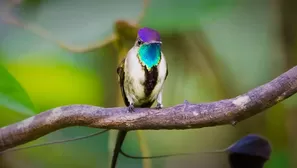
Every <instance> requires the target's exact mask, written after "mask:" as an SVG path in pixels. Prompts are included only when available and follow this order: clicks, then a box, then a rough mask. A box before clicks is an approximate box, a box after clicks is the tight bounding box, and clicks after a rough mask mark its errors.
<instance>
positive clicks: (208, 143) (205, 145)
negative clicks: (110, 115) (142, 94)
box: [0, 0, 297, 168]
mask: <svg viewBox="0 0 297 168" xmlns="http://www.w3.org/2000/svg"><path fill="white" fill-rule="evenodd" d="M13 4H14V5H13ZM294 4H295V2H294V1H293V0H258V1H251V0H184V1H179V0H162V1H158V0H151V1H150V3H149V5H148V7H147V11H146V13H145V15H144V18H143V19H142V20H141V21H140V25H141V26H148V27H151V28H154V29H157V30H158V31H159V32H160V33H161V37H162V40H163V53H164V54H165V56H166V59H167V61H168V64H169V76H168V79H167V81H166V84H165V90H164V96H163V97H164V98H163V99H164V100H163V101H164V106H165V107H166V106H167V107H168V106H173V105H175V104H178V103H182V102H183V101H184V100H185V99H186V100H188V101H190V102H195V103H199V102H209V101H216V100H220V99H225V98H231V97H234V96H237V95H238V94H242V93H244V92H246V91H248V90H250V89H252V88H254V87H257V86H259V85H261V84H264V83H266V82H268V81H270V80H271V79H273V78H274V77H276V76H278V75H279V74H281V73H282V72H284V71H286V70H288V69H289V68H291V67H293V66H294V65H296V63H297V55H296V51H297V50H296V49H297V43H296V42H297V40H296V37H297V24H296V23H297V19H296V18H297V12H295V11H297V10H295V9H294V6H296V5H294ZM142 10H143V2H142V1H141V0H125V1H121V0H85V1H80V0H51V1H46V0H23V1H21V0H0V111H1V112H0V127H1V126H5V125H8V124H11V123H14V122H17V121H20V120H23V119H25V118H27V117H29V116H31V115H34V114H37V113H39V112H42V111H45V110H47V109H50V108H54V107H57V106H62V105H69V104H89V105H97V106H102V107H114V106H123V102H122V100H121V98H120V94H119V88H118V84H117V76H116V67H117V64H118V62H119V60H121V59H122V58H123V56H124V53H125V52H126V51H127V50H128V49H129V48H130V47H132V43H133V40H134V36H135V34H133V33H131V32H135V30H132V29H131V30H130V29H127V30H124V29H125V28H123V27H121V26H118V27H117V28H115V23H116V21H117V20H119V19H122V20H129V21H133V20H136V19H137V18H138V16H139V15H140V13H141V11H142ZM8 14H14V15H15V16H16V17H17V18H19V19H20V20H23V21H24V22H25V23H33V24H35V25H38V26H40V27H43V28H44V29H46V30H47V31H49V32H51V33H52V36H53V38H54V39H57V40H60V41H63V42H64V43H67V44H71V45H75V46H82V47H83V46H88V45H90V44H94V43H96V42H100V41H103V40H104V39H105V38H107V37H109V36H110V35H111V34H112V33H113V32H121V30H123V31H122V32H130V34H133V35H132V37H131V36H129V37H128V36H126V35H125V33H123V34H121V33H120V34H118V35H119V36H118V37H120V40H117V41H116V42H111V43H109V44H107V45H105V46H104V47H102V48H100V49H97V50H95V51H93V52H89V53H73V52H70V51H68V50H65V49H62V48H61V47H59V46H58V45H57V44H56V43H54V42H53V41H51V40H48V39H44V38H42V37H40V36H38V35H36V34H34V33H32V32H30V31H28V30H24V29H23V28H21V27H17V26H15V25H12V24H8V23H7V22H5V21H4V20H3V18H2V20H1V16H2V17H4V16H8ZM128 34H129V33H128ZM296 100H297V96H296V95H295V96H292V97H291V98H290V99H287V100H285V101H284V102H282V103H280V104H278V105H276V106H274V107H272V108H271V109H269V110H266V111H265V112H263V113H260V114H259V115H257V116H254V117H252V118H250V119H247V120H245V121H242V122H240V123H238V124H237V125H236V126H235V127H233V126H219V127H211V128H203V129H196V130H184V131H166V130H162V131H144V135H145V138H146V139H147V142H148V145H149V150H150V152H151V154H152V155H158V154H169V153H178V152H198V151H203V150H212V149H213V150H215V149H221V148H225V147H226V146H228V145H230V144H231V143H233V142H234V141H236V140H238V139H239V138H241V137H242V136H244V135H246V134H248V133H258V134H261V135H263V136H265V137H267V138H268V139H269V140H270V141H271V143H272V145H273V153H272V156H271V159H270V160H269V161H268V162H267V164H266V166H265V167H266V168H280V167H282V168H287V167H288V168H289V167H292V168H293V167H297V161H296V158H297V130H296V129H295V128H296V122H295V120H294V119H295V118H296V117H297V114H296V113H294V112H296V110H297V101H296ZM97 130H98V129H94V128H85V127H73V128H66V129H63V130H59V131H56V132H54V133H51V134H49V135H47V136H45V137H42V138H40V139H38V140H36V141H34V142H31V143H29V144H35V143H41V142H49V141H53V140H57V139H66V138H71V137H77V136H81V135H86V134H89V133H92V132H95V131H97ZM114 140H115V132H112V133H110V134H104V135H101V136H97V137H93V138H89V139H86V140H81V141H77V142H71V143H65V144H57V145H53V146H47V147H40V148H34V149H29V150H24V151H20V152H15V153H9V154H5V155H3V156H1V157H0V167H1V168H52V167H57V168H59V167H63V168H68V167H69V168H70V167H71V168H82V167H84V168H85V167H90V168H95V167H96V168H107V167H109V164H110V158H109V156H110V152H109V151H110V150H112V148H113V144H114ZM123 148H124V150H125V151H127V152H128V153H130V154H135V155H141V153H140V150H139V144H138V141H137V136H136V134H135V132H131V133H129V134H128V137H127V138H126V140H125V143H124V146H123ZM152 164H153V166H152V167H154V168H155V167H156V168H161V167H162V168H163V167H166V168H178V167H187V168H188V167H189V168H191V167H193V168H194V167H209V168H212V167H214V168H216V167H220V168H227V167H228V163H227V157H226V155H222V154H213V155H198V156H191V157H189V156H188V157H174V158H167V159H157V160H153V161H152ZM141 166H142V161H141V160H133V159H127V158H125V157H122V156H120V158H119V161H118V167H119V168H121V167H122V168H124V167H129V168H136V167H137V168H139V167H141Z"/></svg>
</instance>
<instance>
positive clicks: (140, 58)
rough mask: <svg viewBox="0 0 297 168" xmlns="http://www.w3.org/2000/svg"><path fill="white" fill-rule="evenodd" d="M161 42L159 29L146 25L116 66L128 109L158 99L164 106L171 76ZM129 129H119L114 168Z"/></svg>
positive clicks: (160, 104) (113, 159) (149, 103)
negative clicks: (166, 88)
mask: <svg viewBox="0 0 297 168" xmlns="http://www.w3.org/2000/svg"><path fill="white" fill-rule="evenodd" d="M161 47H162V42H161V38H160V34H159V32H158V31H156V30H154V29H151V28H148V27H143V28H140V29H139V30H138V32H137V38H136V41H135V44H134V46H133V47H132V48H131V49H130V50H129V51H128V53H127V55H126V57H125V58H124V59H123V60H122V61H121V62H120V64H119V66H118V68H117V74H118V82H119V85H120V89H121V94H122V97H123V100H124V103H125V105H126V106H127V110H128V111H129V112H133V111H134V108H135V107H138V108H150V107H151V106H152V105H153V103H154V102H155V101H156V102H157V106H156V108H157V109H161V108H162V107H163V104H162V92H163V86H164V82H165V80H166V78H167V76H168V64H167V62H166V60H165V57H164V54H163V53H162V50H161ZM126 135H127V131H123V130H120V131H119V133H118V135H117V139H116V145H115V148H114V152H113V157H112V163H111V168H115V166H116V162H117V158H118V155H119V153H120V151H121V146H122V144H123V142H124V139H125V136H126Z"/></svg>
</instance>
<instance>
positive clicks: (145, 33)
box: [138, 27, 161, 42]
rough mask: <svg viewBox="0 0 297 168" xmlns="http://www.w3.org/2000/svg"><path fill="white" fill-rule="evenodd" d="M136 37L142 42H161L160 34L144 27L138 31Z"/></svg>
mask: <svg viewBox="0 0 297 168" xmlns="http://www.w3.org/2000/svg"><path fill="white" fill-rule="evenodd" d="M138 37H139V38H140V39H141V40H142V41H143V42H151V41H161V38H160V34H159V32H157V31H156V30H154V29H151V28H148V27H144V28H141V29H139V30H138Z"/></svg>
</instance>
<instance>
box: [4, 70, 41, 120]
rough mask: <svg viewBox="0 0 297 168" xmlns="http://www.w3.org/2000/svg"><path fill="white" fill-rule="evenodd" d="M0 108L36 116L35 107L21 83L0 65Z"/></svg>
mask: <svg viewBox="0 0 297 168" xmlns="http://www.w3.org/2000/svg"><path fill="white" fill-rule="evenodd" d="M0 79H1V80H0V106H2V107H5V108H8V109H11V110H14V111H16V112H19V113H22V114H25V115H34V111H35V108H34V105H33V103H32V102H31V100H30V98H29V96H28V94H27V93H26V91H25V90H24V89H23V88H22V86H21V85H20V84H19V82H18V81H17V80H16V79H15V78H14V77H13V76H12V75H11V74H10V73H9V72H8V71H7V70H6V69H5V68H4V67H2V66H1V65H0Z"/></svg>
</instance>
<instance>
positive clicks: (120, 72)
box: [117, 58, 130, 106]
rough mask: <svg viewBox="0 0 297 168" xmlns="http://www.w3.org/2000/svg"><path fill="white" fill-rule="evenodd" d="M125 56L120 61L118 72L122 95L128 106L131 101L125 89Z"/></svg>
mask: <svg viewBox="0 0 297 168" xmlns="http://www.w3.org/2000/svg"><path fill="white" fill-rule="evenodd" d="M124 68H125V58H124V59H123V60H122V61H121V62H120V64H119V66H118V68H117V74H118V82H119V84H120V88H121V93H122V97H123V99H124V103H125V105H126V106H129V105H130V103H129V101H128V99H127V96H126V93H125V90H124V81H125V71H124Z"/></svg>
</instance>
